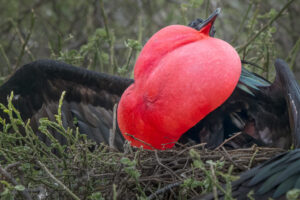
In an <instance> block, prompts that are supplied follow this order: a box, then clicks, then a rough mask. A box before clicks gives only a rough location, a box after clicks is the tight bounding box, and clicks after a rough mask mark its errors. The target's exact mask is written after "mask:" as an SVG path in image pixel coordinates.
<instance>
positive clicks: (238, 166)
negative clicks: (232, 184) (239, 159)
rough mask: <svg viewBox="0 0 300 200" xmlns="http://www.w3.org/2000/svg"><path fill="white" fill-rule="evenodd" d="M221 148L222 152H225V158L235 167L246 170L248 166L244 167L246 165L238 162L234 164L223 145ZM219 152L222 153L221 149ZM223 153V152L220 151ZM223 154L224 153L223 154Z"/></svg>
mask: <svg viewBox="0 0 300 200" xmlns="http://www.w3.org/2000/svg"><path fill="white" fill-rule="evenodd" d="M221 148H222V150H223V152H224V153H225V156H226V158H227V159H228V160H229V161H230V162H231V163H232V164H233V165H234V166H236V167H237V168H239V169H240V170H242V171H245V170H247V169H248V168H246V167H244V166H242V165H241V166H240V165H238V164H236V163H235V162H234V161H233V160H232V158H231V156H230V155H229V153H228V152H227V151H226V149H225V148H224V147H223V146H221ZM221 153H222V151H221ZM222 154H223V153H222ZM223 155H224V154H223Z"/></svg>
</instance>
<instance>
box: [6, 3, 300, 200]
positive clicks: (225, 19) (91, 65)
mask: <svg viewBox="0 0 300 200" xmlns="http://www.w3.org/2000/svg"><path fill="white" fill-rule="evenodd" d="M290 4H293V5H295V2H294V1H293V0H287V1H284V2H283V1H274V0H267V1H260V0H253V1H249V2H248V3H244V2H240V1H227V2H224V1H218V0H216V1H212V0H211V1H209V0H186V1H176V0H170V1H163V0H155V1H144V0H141V1H128V0H114V1H105V0H85V1H84V0H79V1H73V0H64V1H56V0H51V1H42V0H23V1H16V0H12V1H11V0H10V1H8V0H3V5H5V6H3V7H1V8H0V15H1V18H0V33H1V34H0V76H1V79H0V81H1V82H3V81H4V80H5V79H6V77H7V76H8V75H9V74H10V73H12V72H13V71H15V70H16V69H17V68H18V67H20V66H21V65H22V64H24V63H27V62H30V61H33V60H35V59H39V58H52V59H57V60H62V61H65V62H67V63H70V64H73V65H76V66H83V67H86V68H88V69H91V70H96V71H101V72H107V73H112V74H118V75H122V76H127V77H131V76H132V70H133V66H134V62H135V60H136V58H137V56H138V53H139V51H140V50H141V47H142V46H143V44H144V43H145V42H146V41H147V39H148V38H149V37H150V36H151V35H152V34H153V33H155V32H156V31H157V30H159V29H160V28H162V27H164V26H167V25H169V24H175V23H177V24H178V23H179V24H188V23H189V21H191V20H193V19H195V18H197V17H201V18H205V17H207V16H208V15H209V14H210V12H211V11H212V10H213V9H214V8H216V7H222V9H223V13H222V15H221V18H220V19H218V20H217V22H216V25H215V26H216V30H217V35H216V37H218V38H222V39H224V40H226V41H228V42H229V43H231V44H232V45H234V46H235V47H236V49H237V50H238V52H239V54H240V56H241V58H242V59H245V60H247V61H250V62H253V63H256V64H257V65H258V66H260V68H256V67H255V68H253V67H249V68H250V69H251V70H252V71H255V72H257V73H259V74H261V75H263V76H264V77H267V78H272V77H273V76H274V74H273V70H272V63H273V62H274V59H275V58H276V57H281V58H286V59H287V60H288V62H289V63H290V66H291V67H292V69H293V70H294V71H295V72H297V71H298V68H299V67H300V66H299V50H300V42H299V41H300V37H299V35H300V34H299V32H300V30H299V28H300V27H299V26H296V25H295V23H296V22H295V21H296V20H297V18H296V19H295V16H297V13H298V12H299V6H298V7H297V6H291V5H290ZM10 98H11V99H12V96H11V97H10ZM62 98H63V96H62ZM62 102H63V101H62V100H61V103H62ZM1 109H2V110H4V112H5V113H7V116H8V119H9V120H5V119H2V118H0V123H1V125H2V131H1V132H0V157H1V159H0V174H1V176H0V187H1V188H0V192H1V194H0V195H1V199H31V198H33V199H58V198H59V199H70V198H73V199H93V200H94V199H132V198H136V199H147V198H148V199H156V198H157V199H161V198H177V199H187V198H189V197H191V196H195V195H198V194H202V193H206V192H211V191H213V192H214V193H216V191H217V189H219V190H222V191H223V192H224V193H225V194H226V198H227V199H230V195H231V194H230V188H231V181H232V180H234V179H235V178H236V175H238V174H239V173H240V172H241V171H243V170H246V169H248V168H249V167H252V166H255V165H257V164H258V163H260V162H262V161H264V159H266V158H268V157H271V156H272V155H274V153H275V152H273V151H272V150H271V149H264V150H263V151H260V149H259V148H256V147H254V148H253V149H245V150H244V152H243V153H244V155H245V157H244V158H243V159H241V158H240V157H239V154H238V153H237V152H235V151H232V152H222V151H209V150H207V149H204V148H203V147H202V146H201V145H198V146H194V147H180V146H178V147H176V148H175V149H172V150H169V151H164V152H157V151H155V152H150V151H145V150H142V149H139V150H137V149H132V148H131V147H130V146H128V145H127V146H126V148H125V149H126V151H125V152H123V153H120V152H116V151H115V150H113V149H110V148H109V147H107V146H106V145H102V144H95V143H94V142H92V141H90V140H87V139H86V138H85V135H81V134H80V133H79V132H78V130H72V129H69V128H65V127H63V126H62V122H61V116H60V110H58V114H57V116H56V121H49V120H48V119H40V127H39V131H40V132H41V133H43V134H44V135H45V136H46V137H48V138H49V139H50V140H51V141H52V143H51V145H46V144H44V143H43V142H41V141H40V140H39V138H38V137H37V136H36V134H35V133H34V132H33V130H32V129H31V127H30V122H29V121H23V120H22V119H21V117H20V114H19V113H18V111H17V110H16V109H15V108H14V106H13V105H12V104H11V101H10V103H9V104H8V105H1ZM53 129H54V130H56V131H57V132H59V133H61V134H62V135H64V136H65V137H66V139H67V144H68V145H61V144H60V143H59V142H58V141H57V140H56V139H55V138H53V137H52V136H51V130H53ZM91 149H93V151H91ZM223 151H225V150H223ZM226 153H229V154H230V155H231V159H232V160H233V161H234V163H235V164H236V165H234V166H233V165H232V160H229V159H227V158H226V156H224V155H227V154H226ZM276 153H278V152H276ZM222 184H226V187H225V188H222V187H221V185H222ZM288 195H290V198H291V199H293V198H294V199H296V198H297V195H299V191H298V190H293V191H290V192H289V194H288ZM249 196H251V194H249ZM295 196H296V197H295Z"/></svg>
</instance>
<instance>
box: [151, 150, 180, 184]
mask: <svg viewBox="0 0 300 200" xmlns="http://www.w3.org/2000/svg"><path fill="white" fill-rule="evenodd" d="M154 153H155V157H156V161H157V163H158V164H159V165H160V166H161V167H163V168H165V169H166V170H168V171H169V172H170V173H171V174H173V176H175V177H177V178H178V179H180V180H182V178H181V177H180V176H178V175H177V174H175V172H174V171H173V170H172V169H170V168H169V167H167V166H166V165H164V164H162V163H161V162H160V160H159V157H158V154H157V150H155V151H154Z"/></svg>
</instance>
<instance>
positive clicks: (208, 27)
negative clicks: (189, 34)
mask: <svg viewBox="0 0 300 200" xmlns="http://www.w3.org/2000/svg"><path fill="white" fill-rule="evenodd" d="M220 13H221V8H217V9H216V10H215V11H214V12H213V13H212V14H211V15H210V16H209V17H208V18H207V19H206V20H204V21H202V22H200V21H199V22H200V23H198V24H195V25H194V26H193V28H195V29H196V30H199V31H200V32H202V33H204V34H206V35H209V36H211V37H213V36H214V34H215V32H216V31H215V30H214V29H213V24H214V22H215V20H216V19H217V17H218V15H219V14H220Z"/></svg>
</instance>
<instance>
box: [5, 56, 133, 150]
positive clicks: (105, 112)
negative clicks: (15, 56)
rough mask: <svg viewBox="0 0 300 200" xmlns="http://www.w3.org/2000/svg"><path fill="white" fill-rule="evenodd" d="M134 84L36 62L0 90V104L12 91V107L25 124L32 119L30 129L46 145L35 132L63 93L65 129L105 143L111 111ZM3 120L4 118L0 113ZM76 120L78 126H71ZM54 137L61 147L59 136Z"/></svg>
mask: <svg viewBox="0 0 300 200" xmlns="http://www.w3.org/2000/svg"><path fill="white" fill-rule="evenodd" d="M132 82H133V80H130V79H126V78H121V77H117V76H112V75H107V74H102V73H97V72H92V71H89V70H85V69H83V68H79V67H73V66H70V65H68V64H65V63H62V62H57V61H53V60H39V61H36V62H33V63H30V64H27V65H24V66H23V67H21V68H20V69H19V70H17V71H16V73H14V74H13V75H12V76H11V77H10V79H9V80H8V81H7V82H6V83H4V84H3V85H2V86H1V87H0V102H1V103H3V104H7V97H8V96H9V95H10V92H11V91H14V98H13V102H12V103H13V105H14V106H15V107H16V108H17V109H18V110H19V111H20V113H21V116H22V118H23V119H24V120H27V119H31V126H32V127H33V129H34V130H35V131H36V132H37V134H38V135H39V136H40V138H41V139H42V140H44V141H45V142H46V143H49V141H47V137H45V136H44V135H43V134H40V133H39V131H38V125H39V119H40V118H41V117H48V118H49V119H50V120H54V119H55V117H54V115H55V114H56V113H57V109H58V101H59V99H60V96H61V94H62V92H63V91H66V95H65V99H64V102H63V106H62V119H63V122H64V123H63V124H64V126H66V127H67V126H69V127H72V128H74V127H75V126H78V127H79V128H80V132H81V133H83V134H87V135H88V137H89V138H91V139H93V140H95V141H96V142H98V143H100V142H105V143H108V140H109V130H110V129H111V127H112V123H113V117H112V112H113V107H114V105H115V104H116V103H117V102H118V101H119V98H120V96H121V94H122V93H123V91H124V90H125V89H126V88H127V87H128V86H129V85H130V84H131V83H132ZM1 116H2V117H5V116H6V115H5V114H4V113H1ZM74 119H76V122H77V124H74V123H73V122H74ZM117 134H119V135H118V137H116V141H115V142H116V146H118V147H120V148H119V149H122V144H123V141H124V139H123V137H122V136H121V134H120V132H117ZM53 135H54V136H55V137H56V138H57V139H59V141H60V142H61V143H64V142H65V141H64V138H63V136H62V135H61V134H59V133H55V132H53Z"/></svg>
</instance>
